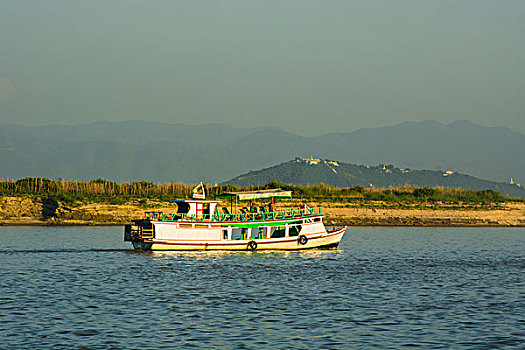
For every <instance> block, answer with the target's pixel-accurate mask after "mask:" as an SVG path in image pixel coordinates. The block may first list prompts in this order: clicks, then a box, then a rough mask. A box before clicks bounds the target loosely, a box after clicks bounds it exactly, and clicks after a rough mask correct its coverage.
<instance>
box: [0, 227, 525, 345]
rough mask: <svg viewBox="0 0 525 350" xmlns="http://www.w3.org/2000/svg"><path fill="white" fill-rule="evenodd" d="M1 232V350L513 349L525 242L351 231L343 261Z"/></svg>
mask: <svg viewBox="0 0 525 350" xmlns="http://www.w3.org/2000/svg"><path fill="white" fill-rule="evenodd" d="M122 236H123V233H122V228H120V227H0V242H1V243H2V245H1V247H0V266H1V268H2V273H1V278H0V292H1V294H0V339H1V343H0V349H162V348H165V349H173V348H213V349H215V348H216V349H268V348H287V349H313V348H319V349H354V348H355V349H361V348H382V349H397V348H407V347H411V348H426V349H429V348H431V349H439V348H454V349H500V348H501V349H507V348H508V349H510V348H520V347H521V346H523V344H525V229H523V228H521V229H512V228H509V229H502V228H499V229H495V228H356V227H353V228H349V229H348V230H347V232H346V235H345V237H344V239H343V241H342V242H341V245H340V247H339V249H338V250H330V251H302V252H196V253H183V252H154V253H140V252H134V251H132V250H130V244H129V243H126V242H123V237H122Z"/></svg>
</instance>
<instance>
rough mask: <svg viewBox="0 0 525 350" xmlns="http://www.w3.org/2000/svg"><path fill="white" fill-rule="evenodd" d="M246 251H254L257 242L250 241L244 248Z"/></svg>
mask: <svg viewBox="0 0 525 350" xmlns="http://www.w3.org/2000/svg"><path fill="white" fill-rule="evenodd" d="M246 248H247V249H248V250H255V249H257V242H255V241H250V243H248V246H247V247H246Z"/></svg>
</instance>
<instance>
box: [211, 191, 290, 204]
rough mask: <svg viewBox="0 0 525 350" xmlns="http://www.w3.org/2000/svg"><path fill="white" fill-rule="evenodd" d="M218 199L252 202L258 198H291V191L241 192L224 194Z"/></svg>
mask: <svg viewBox="0 0 525 350" xmlns="http://www.w3.org/2000/svg"><path fill="white" fill-rule="evenodd" d="M219 197H237V198H238V199H239V200H241V201H244V200H252V199H260V198H273V197H292V191H285V190H281V189H280V188H276V189H271V190H257V191H242V192H224V193H222V194H220V195H219Z"/></svg>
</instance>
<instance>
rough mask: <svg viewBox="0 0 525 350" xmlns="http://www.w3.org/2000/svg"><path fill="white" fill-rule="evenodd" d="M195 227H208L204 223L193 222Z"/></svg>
mask: <svg viewBox="0 0 525 350" xmlns="http://www.w3.org/2000/svg"><path fill="white" fill-rule="evenodd" d="M195 227H196V228H208V225H205V224H195Z"/></svg>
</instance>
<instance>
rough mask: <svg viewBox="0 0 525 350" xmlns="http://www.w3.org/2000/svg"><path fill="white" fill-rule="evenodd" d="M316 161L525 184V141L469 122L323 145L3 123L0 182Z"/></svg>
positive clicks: (112, 125) (269, 131) (290, 137)
mask: <svg viewBox="0 0 525 350" xmlns="http://www.w3.org/2000/svg"><path fill="white" fill-rule="evenodd" d="M310 155H312V156H314V157H316V158H326V159H337V160H339V161H341V162H346V163H355V164H374V165H376V164H383V163H384V164H395V165H396V166H399V167H401V168H411V169H431V170H440V171H445V170H452V171H454V172H460V173H465V174H470V175H473V176H476V177H479V178H486V179H490V180H493V181H498V182H504V181H506V182H508V181H509V180H510V178H511V177H513V178H514V181H516V182H520V181H521V182H525V162H524V161H523V159H524V155H525V135H523V134H520V133H517V132H514V131H512V130H510V129H507V128H504V127H483V126H480V125H476V124H473V123H471V122H469V121H457V122H454V123H450V124H446V125H445V124H442V123H439V122H436V121H432V120H429V121H424V122H406V123H402V124H399V125H395V126H389V127H383V128H375V129H361V130H357V131H353V132H348V133H333V134H326V135H321V136H316V137H305V136H301V135H297V134H293V133H290V132H286V131H283V130H281V129H278V128H273V127H261V128H252V129H239V128H234V127H231V126H227V125H221V124H214V125H202V126H192V125H185V124H162V123H150V122H141V121H128V122H97V123H91V124H81V125H73V126H63V125H54V126H41V127H28V126H21V125H13V124H2V123H0V178H1V177H3V178H11V179H16V178H22V177H28V176H31V177H48V178H52V179H56V178H64V179H68V180H69V179H83V180H90V179H95V178H105V179H109V180H114V181H136V180H145V181H153V182H177V181H182V182H186V183H196V182H198V181H206V182H211V183H213V182H223V181H225V180H227V179H231V178H233V177H235V176H237V175H239V174H242V173H246V172H248V171H250V170H253V169H261V168H265V167H270V166H272V165H275V164H279V163H282V162H286V161H288V160H290V159H294V158H295V157H297V156H299V157H303V158H305V157H307V156H310Z"/></svg>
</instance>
